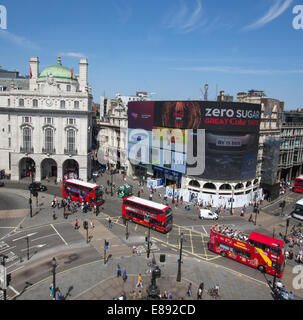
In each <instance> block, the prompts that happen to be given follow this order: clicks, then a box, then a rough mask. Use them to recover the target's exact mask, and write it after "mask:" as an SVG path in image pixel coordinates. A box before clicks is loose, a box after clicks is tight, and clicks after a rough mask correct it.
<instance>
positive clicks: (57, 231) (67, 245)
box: [51, 224, 68, 246]
mask: <svg viewBox="0 0 303 320" xmlns="http://www.w3.org/2000/svg"><path fill="white" fill-rule="evenodd" d="M51 226H52V228H53V229H54V230H55V231H56V233H57V234H58V236H59V237H60V238H61V240H62V241H63V242H64V243H65V244H66V245H67V246H68V243H67V242H66V241H65V240H64V239H63V237H62V236H61V234H60V233H59V232H58V231H57V229H56V228H55V227H54V226H53V225H52V224H51Z"/></svg>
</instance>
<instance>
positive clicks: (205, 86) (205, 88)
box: [201, 82, 208, 101]
mask: <svg viewBox="0 0 303 320" xmlns="http://www.w3.org/2000/svg"><path fill="white" fill-rule="evenodd" d="M201 92H202V95H203V98H204V101H207V95H208V83H207V82H206V83H205V85H204V91H203V90H202V89H201Z"/></svg>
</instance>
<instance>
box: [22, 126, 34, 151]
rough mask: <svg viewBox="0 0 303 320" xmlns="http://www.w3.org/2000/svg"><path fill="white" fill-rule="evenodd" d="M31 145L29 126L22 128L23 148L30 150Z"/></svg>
mask: <svg viewBox="0 0 303 320" xmlns="http://www.w3.org/2000/svg"><path fill="white" fill-rule="evenodd" d="M31 147H32V132H31V129H30V128H27V127H26V128H24V129H23V148H24V149H25V150H30V149H31Z"/></svg>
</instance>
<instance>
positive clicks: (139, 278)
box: [136, 273, 143, 288]
mask: <svg viewBox="0 0 303 320" xmlns="http://www.w3.org/2000/svg"><path fill="white" fill-rule="evenodd" d="M136 287H137V288H139V287H141V288H143V282H142V276H141V273H139V274H138V280H137V284H136Z"/></svg>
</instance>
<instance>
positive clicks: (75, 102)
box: [74, 101, 79, 109]
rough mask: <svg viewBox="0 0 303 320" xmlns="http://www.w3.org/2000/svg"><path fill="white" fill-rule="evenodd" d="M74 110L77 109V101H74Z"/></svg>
mask: <svg viewBox="0 0 303 320" xmlns="http://www.w3.org/2000/svg"><path fill="white" fill-rule="evenodd" d="M74 108H75V109H79V101H74Z"/></svg>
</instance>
